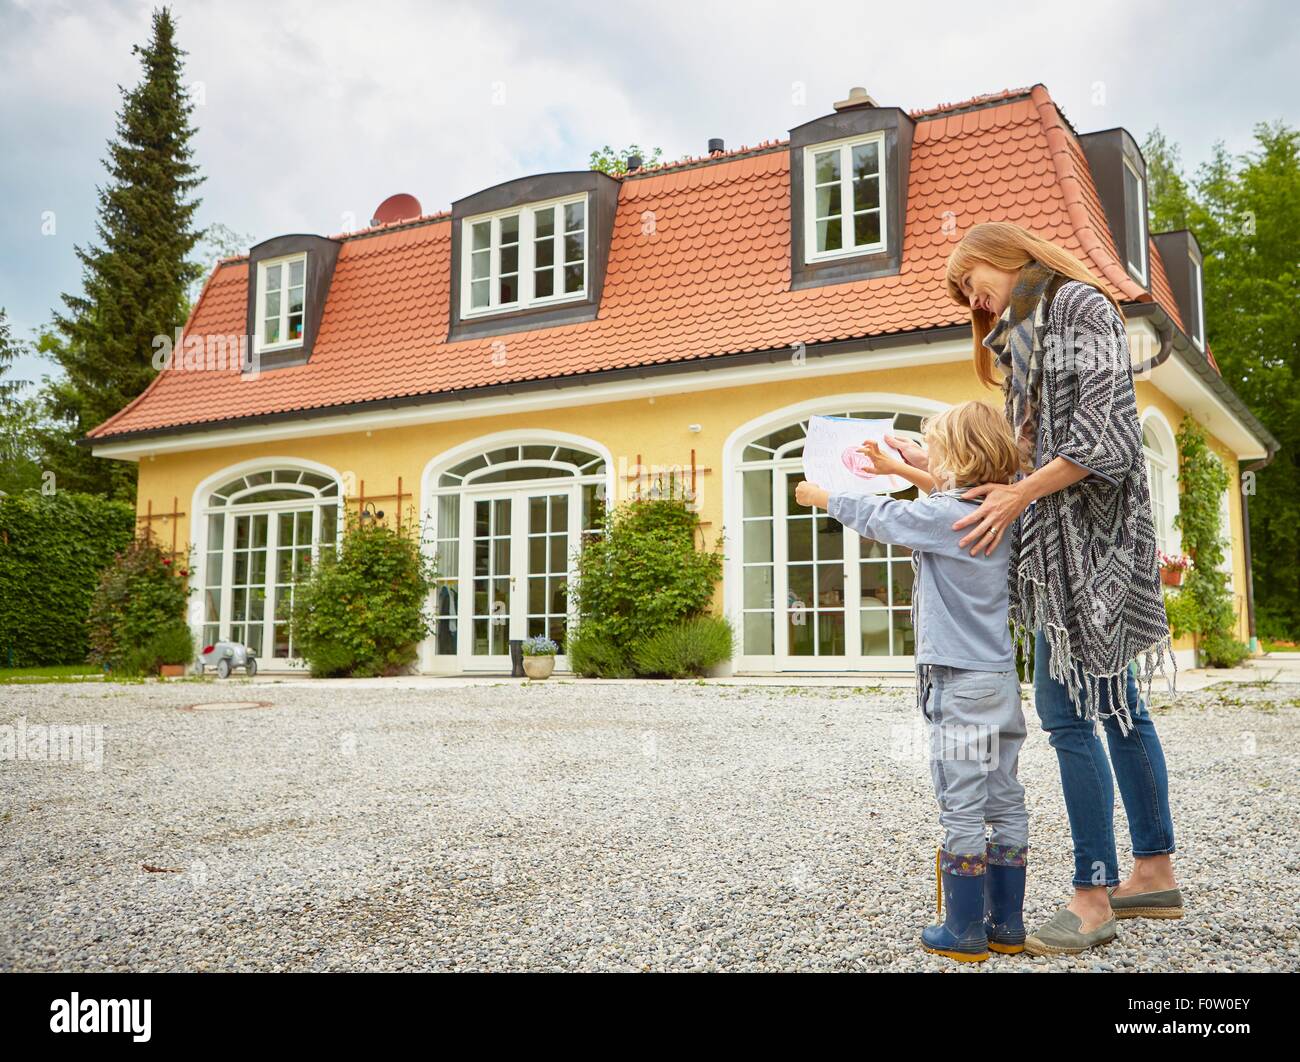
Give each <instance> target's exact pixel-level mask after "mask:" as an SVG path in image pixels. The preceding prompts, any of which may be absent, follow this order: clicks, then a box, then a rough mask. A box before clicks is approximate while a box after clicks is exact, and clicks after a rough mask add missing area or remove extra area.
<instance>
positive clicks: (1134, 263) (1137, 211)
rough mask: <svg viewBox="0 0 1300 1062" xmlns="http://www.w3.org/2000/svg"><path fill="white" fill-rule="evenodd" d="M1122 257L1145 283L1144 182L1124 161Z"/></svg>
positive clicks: (1145, 205)
mask: <svg viewBox="0 0 1300 1062" xmlns="http://www.w3.org/2000/svg"><path fill="white" fill-rule="evenodd" d="M1124 244H1125V246H1124V256H1125V259H1126V263H1127V265H1128V268H1129V272H1131V273H1132V274H1133V275H1134V276H1135V277H1137V279H1138V280H1139V281H1141V282H1142V284H1143V285H1145V284H1146V282H1147V200H1146V182H1145V181H1143V179H1142V175H1141V174H1140V173H1138V171H1137V167H1136V166H1134V165H1133V163H1132V162H1130V161H1129V160H1128V159H1127V158H1125V159H1124Z"/></svg>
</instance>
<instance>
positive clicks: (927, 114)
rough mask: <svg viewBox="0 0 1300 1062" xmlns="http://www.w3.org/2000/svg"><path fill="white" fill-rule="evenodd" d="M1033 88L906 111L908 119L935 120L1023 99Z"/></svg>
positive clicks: (989, 94) (1003, 90)
mask: <svg viewBox="0 0 1300 1062" xmlns="http://www.w3.org/2000/svg"><path fill="white" fill-rule="evenodd" d="M1034 88H1035V86H1033V85H1029V86H1027V87H1025V88H1016V89H1002V91H1000V92H986V93H984V94H983V95H981V96H972V97H971V98H970V99H968V100H960V101H958V102H957V103H940V104H938V105H936V106H934V107H921V108H918V109H917V110H913V111H908V112H907V116H908V117H909V118H921V119H928V118H937V117H939V116H940V115H944V116H947V115H950V114H959V113H962V112H964V111H976V110H980V109H981V108H983V107H989V106H996V105H998V104H1002V103H1010V102H1012V101H1013V100H1018V99H1024V98H1026V97H1028V96H1029V95H1030V94H1031V93H1032V92H1033V90H1034Z"/></svg>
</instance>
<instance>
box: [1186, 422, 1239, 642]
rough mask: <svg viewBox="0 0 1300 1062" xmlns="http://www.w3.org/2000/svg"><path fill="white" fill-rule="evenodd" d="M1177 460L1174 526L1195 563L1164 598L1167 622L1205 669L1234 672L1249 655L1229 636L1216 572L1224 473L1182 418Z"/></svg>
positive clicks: (1223, 583) (1223, 589)
mask: <svg viewBox="0 0 1300 1062" xmlns="http://www.w3.org/2000/svg"><path fill="white" fill-rule="evenodd" d="M1178 456H1179V471H1178V478H1179V481H1180V483H1181V484H1182V494H1181V495H1180V497H1179V502H1178V505H1179V512H1178V515H1177V517H1175V518H1174V523H1175V524H1176V525H1177V526H1178V528H1179V530H1180V531H1181V532H1182V535H1183V549H1184V550H1185V551H1186V552H1187V553H1188V554H1190V555H1191V557H1192V560H1193V561H1194V563H1193V565H1192V567H1191V569H1190V570H1189V571H1188V572H1187V574H1186V576H1184V578H1183V585H1182V588H1181V589H1179V590H1178V591H1176V592H1173V593H1170V594H1169V595H1167V606H1168V611H1169V622H1170V625H1171V627H1172V628H1173V633H1174V634H1175V635H1181V634H1192V635H1194V636H1195V637H1196V639H1197V644H1198V645H1199V647H1200V650H1201V655H1202V657H1203V662H1204V663H1205V664H1207V665H1208V666H1210V667H1233V666H1235V665H1236V664H1239V663H1241V661H1242V660H1244V659H1245V658H1246V656H1247V655H1248V652H1249V651H1248V650H1247V648H1246V646H1244V645H1243V644H1242V643H1241V642H1239V641H1237V639H1236V638H1235V637H1233V625H1234V621H1235V619H1236V616H1235V614H1234V612H1233V607H1232V596H1231V595H1230V594H1229V593H1228V578H1227V575H1226V573H1225V572H1224V571H1223V569H1222V567H1221V566H1222V564H1223V547H1224V537H1223V536H1224V528H1223V527H1222V526H1221V509H1220V504H1219V500H1220V499H1221V498H1222V497H1223V492H1224V491H1225V490H1227V489H1228V482H1229V479H1228V472H1227V469H1226V468H1224V465H1223V462H1222V461H1220V460H1219V458H1218V457H1217V455H1215V453H1214V452H1213V451H1212V450H1211V449H1210V446H1209V443H1208V442H1207V441H1206V438H1205V432H1204V431H1203V430H1202V429H1201V426H1200V425H1199V424H1197V423H1196V421H1194V420H1193V419H1192V418H1191V417H1185V418H1184V419H1183V423H1182V425H1181V426H1180V427H1179V429H1178Z"/></svg>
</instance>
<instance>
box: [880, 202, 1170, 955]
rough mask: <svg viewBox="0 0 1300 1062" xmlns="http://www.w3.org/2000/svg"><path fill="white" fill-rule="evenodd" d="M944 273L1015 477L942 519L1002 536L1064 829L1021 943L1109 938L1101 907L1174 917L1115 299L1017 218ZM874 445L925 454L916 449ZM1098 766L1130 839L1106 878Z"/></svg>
mask: <svg viewBox="0 0 1300 1062" xmlns="http://www.w3.org/2000/svg"><path fill="white" fill-rule="evenodd" d="M947 284H948V292H949V294H950V295H951V296H952V298H953V299H954V300H955V301H956V302H958V303H960V304H961V305H963V306H967V307H969V308H970V314H971V328H972V332H973V334H974V349H975V371H976V374H977V375H978V376H979V378H980V380H981V382H983V383H984V384H985V385H988V386H992V385H994V384H995V383H1000V385H1001V387H1002V389H1003V396H1004V404H1005V410H1006V415H1007V418H1008V420H1009V421H1010V423H1011V427H1012V430H1013V431H1014V432H1015V433H1016V435H1017V439H1018V442H1019V446H1020V450H1021V455H1022V459H1023V467H1024V470H1025V472H1026V473H1028V474H1026V475H1023V476H1022V477H1020V478H1018V479H1017V480H1016V481H1015V482H1013V483H1010V484H1007V483H989V484H985V485H984V486H981V487H976V488H974V489H973V490H971V491H968V492H967V493H966V495H965V496H966V497H968V498H971V497H978V498H981V499H982V502H981V505H980V507H979V509H977V510H976V511H974V512H973V513H971V514H970V515H969V516H966V517H964V518H962V519H961V520H959V521H957V523H955V524H954V525H953V527H954V529H955V530H966V529H969V530H967V533H966V534H965V536H964V537H963V538H962V539H961V543H960V544H961V545H962V546H963V547H966V546H969V547H971V552H972V553H975V552H976V551H978V550H984V551H985V552H986V553H989V552H992V551H993V550H994V549H995V548H996V547H997V545H998V543H999V542H1001V541H1002V538H1003V536H1004V535H1007V534H1010V535H1011V561H1010V579H1011V585H1010V598H1011V623H1012V627H1013V631H1014V633H1015V636H1016V638H1017V641H1018V642H1019V643H1020V644H1021V645H1022V646H1023V647H1025V648H1029V646H1030V645H1032V647H1033V661H1034V702H1035V706H1036V708H1037V711H1038V717H1039V721H1040V723H1041V725H1042V728H1043V729H1044V730H1045V731H1046V732H1047V734H1048V742H1049V744H1050V745H1051V746H1052V747H1053V748H1054V749H1055V750H1056V756H1057V761H1058V764H1059V766H1060V771H1061V786H1062V789H1063V791H1064V795H1065V806H1066V810H1067V812H1068V814H1069V819H1070V832H1071V834H1072V835H1073V838H1074V863H1075V871H1074V890H1075V891H1074V897H1073V898H1072V899H1071V900H1070V902H1069V903H1068V904H1067V905H1066V906H1065V907H1064V908H1062V909H1061V910H1060V911H1058V912H1057V913H1056V914H1055V915H1053V916H1052V918H1050V919H1049V920H1048V921H1047V922H1046V923H1045V924H1044V925H1043V926H1041V927H1039V928H1038V929H1037V930H1036V931H1035V932H1033V933H1031V934H1030V935H1029V936H1028V937H1027V938H1026V941H1025V949H1026V950H1027V951H1029V952H1030V953H1031V954H1035V955H1056V954H1078V953H1079V952H1082V951H1085V950H1086V949H1088V948H1091V947H1095V946H1096V945H1098V944H1104V943H1106V942H1108V941H1110V940H1112V939H1114V937H1115V920H1116V918H1117V917H1118V918H1126V917H1137V916H1146V917H1158V918H1179V917H1181V916H1182V913H1183V909H1182V895H1181V893H1180V892H1179V890H1178V887H1177V884H1176V882H1175V880H1174V871H1173V863H1172V861H1171V859H1170V856H1171V854H1172V853H1173V851H1174V831H1173V822H1172V819H1171V817H1170V813H1169V786H1168V776H1167V774H1166V770H1165V760H1164V753H1163V752H1162V750H1161V748H1160V740H1159V738H1158V737H1157V736H1156V731H1155V725H1154V724H1153V723H1152V721H1151V716H1150V714H1149V712H1148V710H1147V706H1146V703H1145V700H1144V699H1143V698H1141V697H1139V694H1138V682H1137V681H1136V679H1135V670H1136V665H1137V663H1138V662H1139V661H1140V662H1141V669H1142V670H1141V675H1140V679H1141V681H1142V683H1143V685H1144V687H1145V690H1146V692H1147V693H1148V694H1149V692H1150V683H1151V680H1152V677H1153V675H1154V673H1155V671H1156V670H1157V669H1158V670H1160V671H1161V673H1162V674H1166V672H1165V661H1166V660H1168V661H1169V663H1170V665H1171V667H1172V665H1173V652H1172V647H1171V644H1170V637H1169V627H1168V621H1167V619H1166V616H1165V609H1164V599H1163V596H1162V594H1161V590H1160V577H1159V571H1158V568H1157V565H1156V535H1155V528H1154V525H1153V523H1152V519H1151V505H1150V497H1149V495H1148V493H1147V481H1146V467H1145V463H1144V461H1143V459H1142V432H1141V428H1140V426H1139V424H1138V419H1137V404H1136V398H1135V395H1134V390H1133V373H1132V366H1131V363H1130V356H1129V350H1128V341H1127V337H1126V334H1125V331H1124V322H1123V318H1122V316H1121V314H1120V310H1119V306H1118V304H1117V303H1116V302H1115V301H1114V299H1113V298H1111V296H1110V295H1109V294H1107V293H1106V291H1105V289H1104V288H1103V287H1102V285H1101V283H1100V282H1099V281H1098V280H1097V279H1096V277H1094V276H1093V275H1092V274H1091V273H1090V272H1089V271H1088V270H1087V268H1086V267H1085V266H1084V265H1083V263H1082V262H1080V261H1079V260H1078V259H1077V258H1075V257H1074V256H1073V255H1072V254H1070V253H1069V252H1067V251H1064V250H1062V249H1061V248H1059V247H1057V246H1055V245H1054V244H1052V243H1049V242H1048V241H1046V240H1043V239H1041V238H1039V237H1037V236H1035V235H1033V234H1032V233H1030V232H1028V231H1026V230H1025V229H1022V228H1020V227H1019V226H1017V225H1010V224H1005V223H989V224H984V225H976V226H975V227H974V228H972V229H971V230H970V231H969V232H968V233H967V234H966V236H965V237H964V238H963V239H962V241H961V242H960V243H959V244H958V245H957V248H956V249H955V250H954V251H953V253H952V255H951V257H950V258H949V260H948V271H947ZM888 441H889V442H890V443H891V445H894V446H895V447H896V448H898V449H900V450H901V451H902V452H903V454H904V456H905V457H906V459H907V460H908V461H909V462H910V463H912V464H917V465H920V466H921V467H924V465H925V454H924V452H923V451H922V450H921V449H920V448H919V447H917V446H915V445H914V444H911V443H908V442H906V441H905V440H902V439H895V438H890V439H889V440H888ZM1167 678H1169V679H1170V689H1171V690H1172V688H1173V687H1172V676H1169V675H1167ZM1099 729H1104V730H1105V732H1106V742H1107V745H1108V746H1109V748H1110V762H1109V763H1108V762H1107V759H1106V755H1105V753H1104V752H1103V751H1102V745H1101V741H1100V739H1099V737H1098V730H1099ZM1112 769H1113V770H1114V776H1115V780H1116V781H1117V782H1118V783H1119V791H1120V797H1121V798H1122V799H1123V801H1124V809H1125V811H1126V812H1127V814H1128V821H1129V831H1130V834H1131V839H1132V843H1133V857H1134V858H1133V871H1132V873H1131V874H1130V875H1129V877H1128V878H1127V880H1125V881H1123V882H1121V881H1120V878H1119V867H1118V860H1117V857H1116V853H1115V834H1114V826H1113V815H1114V789H1113V785H1112V782H1111V771H1112Z"/></svg>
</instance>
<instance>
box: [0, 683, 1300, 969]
mask: <svg viewBox="0 0 1300 1062" xmlns="http://www.w3.org/2000/svg"><path fill="white" fill-rule="evenodd" d="M0 698H3V711H2V712H0V728H2V727H3V726H6V725H7V726H10V727H13V728H14V730H13V731H12V733H14V734H16V733H17V731H18V728H19V727H25V728H26V735H27V737H26V740H27V741H28V742H29V744H28V746H27V747H28V748H29V749H30V748H31V747H32V746H31V745H30V742H31V741H32V740H33V738H32V735H33V734H34V733H35V734H37V735H39V734H40V733H41V731H40V730H39V729H38V728H40V727H42V726H45V725H46V724H59V725H72V726H76V727H78V728H81V727H92V728H93V727H96V726H102V731H100V733H102V738H103V746H102V754H103V758H102V765H100V766H99V767H98V769H95V763H94V759H93V737H94V735H95V733H96V731H95V730H93V729H92V730H89V731H85V732H84V734H85V738H86V742H85V744H84V745H83V747H82V750H81V759H82V762H80V763H69V762H49V761H46V762H32V761H30V760H22V759H14V758H8V759H0V880H3V882H4V892H5V903H4V904H3V905H2V906H0V969H4V970H33V969H36V970H45V969H64V970H341V969H371V970H406V969H415V970H432V969H436V970H446V969H530V970H647V969H648V970H661V969H671V970H693V969H718V970H752V969H768V970H772V969H782V970H788V969H814V970H882V969H887V970H954V971H955V970H957V969H958V966H957V964H955V963H950V962H948V961H947V960H944V959H941V958H937V957H933V956H928V955H926V954H924V953H922V952H921V951H920V950H918V948H917V946H916V938H917V934H918V933H919V932H920V930H921V927H922V926H924V925H925V924H926V923H927V922H928V921H929V920H930V917H931V914H932V912H933V909H934V899H935V896H934V847H935V844H936V843H937V841H938V839H939V829H938V823H937V813H936V809H935V806H934V797H933V795H932V793H931V789H930V781H929V774H928V767H927V764H926V761H925V752H924V744H923V743H922V739H921V734H920V731H919V730H916V729H915V728H914V726H913V721H914V719H915V712H914V710H913V708H912V702H911V691H910V690H906V689H872V688H857V689H852V688H848V687H839V688H811V687H797V686H791V687H772V686H728V685H706V684H695V683H614V684H609V683H595V682H564V683H560V682H557V681H555V680H551V681H549V682H545V683H537V684H530V685H520V684H516V683H513V682H504V681H503V682H502V683H500V684H497V685H479V686H471V687H467V688H459V689H450V688H445V687H444V688H429V689H403V688H386V687H382V686H380V687H376V686H374V685H369V686H363V685H352V684H348V683H336V684H332V685H327V684H306V683H293V682H286V683H279V684H263V683H257V684H247V683H244V682H241V681H235V680H232V681H230V682H227V683H223V684H213V683H206V684H201V683H196V682H184V683H169V684H165V685H160V684H148V685H98V684H88V685H72V684H59V685H36V686H22V687H19V686H6V687H0ZM241 698H252V699H258V700H265V701H269V702H271V704H270V706H269V707H259V708H248V709H243V710H225V711H184V710H181V709H182V708H183V706H186V705H189V704H192V703H194V702H195V701H236V700H239V699H241ZM1164 700H1165V698H1162V697H1159V696H1158V697H1157V698H1156V701H1155V703H1156V705H1157V710H1156V717H1157V726H1158V727H1159V729H1160V732H1161V735H1162V738H1163V740H1164V743H1165V748H1166V751H1167V754H1168V757H1169V764H1170V776H1171V786H1172V801H1173V811H1174V822H1175V825H1176V827H1177V831H1178V844H1179V849H1180V854H1179V856H1178V857H1177V859H1178V866H1179V869H1180V877H1181V879H1182V885H1183V888H1184V891H1185V895H1186V897H1187V903H1188V908H1189V913H1188V917H1187V918H1185V919H1184V920H1183V921H1181V922H1173V923H1163V922H1149V921H1135V922H1126V923H1121V929H1120V937H1119V939H1118V941H1116V942H1115V943H1113V944H1111V945H1109V946H1107V947H1106V948H1104V949H1101V950H1100V951H1099V952H1096V953H1094V954H1091V955H1086V956H1083V957H1080V958H1077V959H1070V958H1063V959H1033V958H1030V957H1028V956H1024V955H1022V956H1016V957H1000V956H994V958H993V959H992V960H991V961H990V962H987V963H984V964H980V965H979V966H975V967H970V966H966V965H964V964H963V966H962V967H961V968H960V969H961V972H963V973H971V974H977V973H979V972H980V971H982V970H987V969H998V970H1046V969H1071V968H1072V969H1080V970H1296V969H1300V914H1298V913H1297V905H1296V902H1295V896H1296V884H1297V870H1298V869H1300V852H1298V850H1297V840H1296V832H1297V831H1296V828H1295V822H1296V810H1295V809H1296V806H1297V802H1300V783H1298V782H1297V778H1298V777H1300V772H1298V771H1297V767H1298V766H1300V711H1298V710H1297V709H1298V707H1300V686H1297V685H1281V684H1276V683H1275V684H1273V685H1271V686H1261V685H1255V686H1241V685H1233V686H1228V685H1223V686H1218V687H1214V688H1211V689H1207V690H1203V691H1200V692H1198V693H1193V694H1186V695H1180V697H1179V698H1178V701H1177V706H1176V707H1174V708H1168V707H1160V705H1161V704H1162V703H1163V702H1164ZM1026 713H1027V715H1028V716H1029V718H1030V720H1031V731H1030V737H1029V741H1028V742H1027V744H1026V747H1025V750H1024V753H1023V755H1022V760H1021V777H1022V779H1023V781H1024V782H1025V785H1026V787H1027V789H1028V793H1029V810H1030V819H1031V830H1032V844H1033V846H1034V851H1033V854H1032V856H1031V864H1030V883H1029V895H1028V900H1027V907H1028V910H1027V912H1026V920H1027V921H1030V922H1031V923H1035V924H1036V923H1037V922H1038V921H1039V920H1041V919H1042V918H1045V917H1046V916H1047V915H1048V914H1050V913H1051V911H1052V910H1054V909H1055V906H1056V905H1057V904H1058V903H1059V902H1061V901H1062V900H1063V898H1064V897H1065V895H1066V886H1067V883H1068V881H1069V879H1070V862H1071V856H1070V838H1069V833H1068V830H1067V826H1066V820H1065V811H1064V807H1063V804H1062V801H1061V795H1060V789H1059V785H1058V781H1057V772H1056V762H1055V756H1054V754H1053V753H1052V751H1051V749H1050V748H1049V747H1048V745H1047V740H1046V735H1044V734H1043V733H1042V732H1041V731H1039V730H1037V729H1036V722H1035V721H1034V717H1033V713H1032V706H1031V705H1030V704H1029V700H1028V693H1026ZM2 737H3V734H2V733H0V738H2ZM10 755H11V757H12V753H11V754H10ZM1116 826H1117V831H1118V832H1119V835H1120V837H1121V851H1123V850H1124V849H1126V848H1127V828H1126V827H1125V826H1124V823H1123V812H1122V810H1117V820H1116ZM146 866H147V867H151V868H155V869H154V870H146V869H145V867H146Z"/></svg>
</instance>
